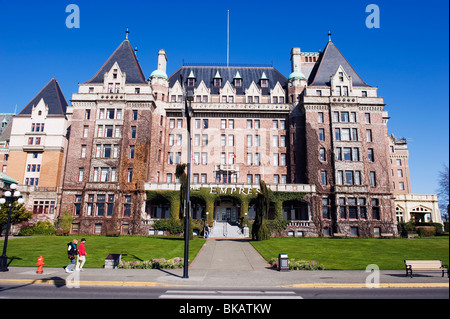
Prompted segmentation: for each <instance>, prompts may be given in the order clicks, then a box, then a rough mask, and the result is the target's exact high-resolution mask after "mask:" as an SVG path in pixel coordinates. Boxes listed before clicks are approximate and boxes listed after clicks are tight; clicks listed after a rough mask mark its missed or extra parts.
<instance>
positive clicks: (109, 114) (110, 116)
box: [106, 109, 115, 120]
mask: <svg viewBox="0 0 450 319" xmlns="http://www.w3.org/2000/svg"><path fill="white" fill-rule="evenodd" d="M114 114H115V110H114V109H107V110H106V116H107V117H106V118H107V119H110V120H113V119H114Z"/></svg>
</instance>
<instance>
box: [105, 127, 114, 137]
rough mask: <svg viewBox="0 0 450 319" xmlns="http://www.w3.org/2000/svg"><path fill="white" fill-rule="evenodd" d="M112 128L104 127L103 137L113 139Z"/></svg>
mask: <svg viewBox="0 0 450 319" xmlns="http://www.w3.org/2000/svg"><path fill="white" fill-rule="evenodd" d="M113 132H114V126H112V125H106V126H105V137H113Z"/></svg>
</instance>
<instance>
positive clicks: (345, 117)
mask: <svg viewBox="0 0 450 319" xmlns="http://www.w3.org/2000/svg"><path fill="white" fill-rule="evenodd" d="M348 121H349V113H348V112H341V122H348Z"/></svg>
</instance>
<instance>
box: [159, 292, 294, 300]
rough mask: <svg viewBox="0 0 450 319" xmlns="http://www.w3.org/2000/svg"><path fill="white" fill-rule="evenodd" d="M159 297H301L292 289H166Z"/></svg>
mask: <svg viewBox="0 0 450 319" xmlns="http://www.w3.org/2000/svg"><path fill="white" fill-rule="evenodd" d="M159 299H303V298H302V297H301V296H298V295H297V294H296V293H295V292H294V291H280V290H274V291H266V290H252V291H250V290H246V291H244V290H167V291H166V292H165V293H164V294H162V295H161V296H159Z"/></svg>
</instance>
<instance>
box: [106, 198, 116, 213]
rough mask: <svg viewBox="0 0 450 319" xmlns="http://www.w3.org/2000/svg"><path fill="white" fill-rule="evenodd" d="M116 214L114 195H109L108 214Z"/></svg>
mask: <svg viewBox="0 0 450 319" xmlns="http://www.w3.org/2000/svg"><path fill="white" fill-rule="evenodd" d="M113 212H114V195H108V210H107V212H106V214H107V215H108V216H112V215H113Z"/></svg>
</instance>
